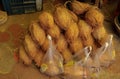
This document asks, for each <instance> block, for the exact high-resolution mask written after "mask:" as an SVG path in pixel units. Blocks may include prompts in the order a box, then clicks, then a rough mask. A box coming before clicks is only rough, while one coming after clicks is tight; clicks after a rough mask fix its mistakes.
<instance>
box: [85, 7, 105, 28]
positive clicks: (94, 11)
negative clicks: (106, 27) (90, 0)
mask: <svg viewBox="0 0 120 79" xmlns="http://www.w3.org/2000/svg"><path fill="white" fill-rule="evenodd" d="M85 20H86V22H87V23H88V24H89V25H91V26H92V27H93V28H94V27H98V26H99V25H100V24H103V21H104V16H103V14H102V13H101V12H100V10H99V9H98V8H91V9H89V11H88V12H87V13H86V14H85Z"/></svg>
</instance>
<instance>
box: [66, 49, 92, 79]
mask: <svg viewBox="0 0 120 79" xmlns="http://www.w3.org/2000/svg"><path fill="white" fill-rule="evenodd" d="M91 50H92V48H91V47H85V48H84V49H83V50H81V51H79V52H78V53H77V54H75V55H74V56H73V60H71V61H69V62H68V63H67V64H65V65H64V69H65V71H64V75H65V79H83V78H87V77H88V74H87V72H88V71H87V69H86V64H87V61H88V58H89V55H90V53H91ZM83 53H85V57H83V58H81V57H80V55H81V54H83Z"/></svg>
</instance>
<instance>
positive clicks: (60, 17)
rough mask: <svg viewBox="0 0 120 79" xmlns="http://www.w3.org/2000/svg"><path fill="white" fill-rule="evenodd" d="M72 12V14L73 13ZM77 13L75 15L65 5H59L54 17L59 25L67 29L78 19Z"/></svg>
mask: <svg viewBox="0 0 120 79" xmlns="http://www.w3.org/2000/svg"><path fill="white" fill-rule="evenodd" d="M71 14H72V15H71ZM76 18H77V17H76V15H74V14H73V13H72V12H69V10H68V9H66V8H65V7H64V6H57V7H56V9H55V12H54V19H55V22H56V23H57V25H58V26H59V27H60V28H62V29H64V30H67V29H68V27H69V25H70V24H71V22H73V21H74V20H77V19H76Z"/></svg>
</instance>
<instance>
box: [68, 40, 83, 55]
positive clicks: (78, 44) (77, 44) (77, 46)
mask: <svg viewBox="0 0 120 79" xmlns="http://www.w3.org/2000/svg"><path fill="white" fill-rule="evenodd" d="M70 49H71V51H73V53H77V52H78V51H80V50H81V49H83V45H82V41H81V39H76V40H74V41H72V43H70Z"/></svg>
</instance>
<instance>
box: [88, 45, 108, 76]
mask: <svg viewBox="0 0 120 79" xmlns="http://www.w3.org/2000/svg"><path fill="white" fill-rule="evenodd" d="M107 47H108V43H105V44H104V45H103V46H102V47H100V48H98V49H97V50H96V51H95V52H96V55H95V57H94V58H93V60H92V63H90V64H88V65H87V68H88V70H89V74H90V77H94V78H96V77H97V78H98V77H99V74H100V73H101V71H102V69H101V62H100V58H101V56H102V55H103V54H104V53H105V51H106V50H107Z"/></svg>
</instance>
